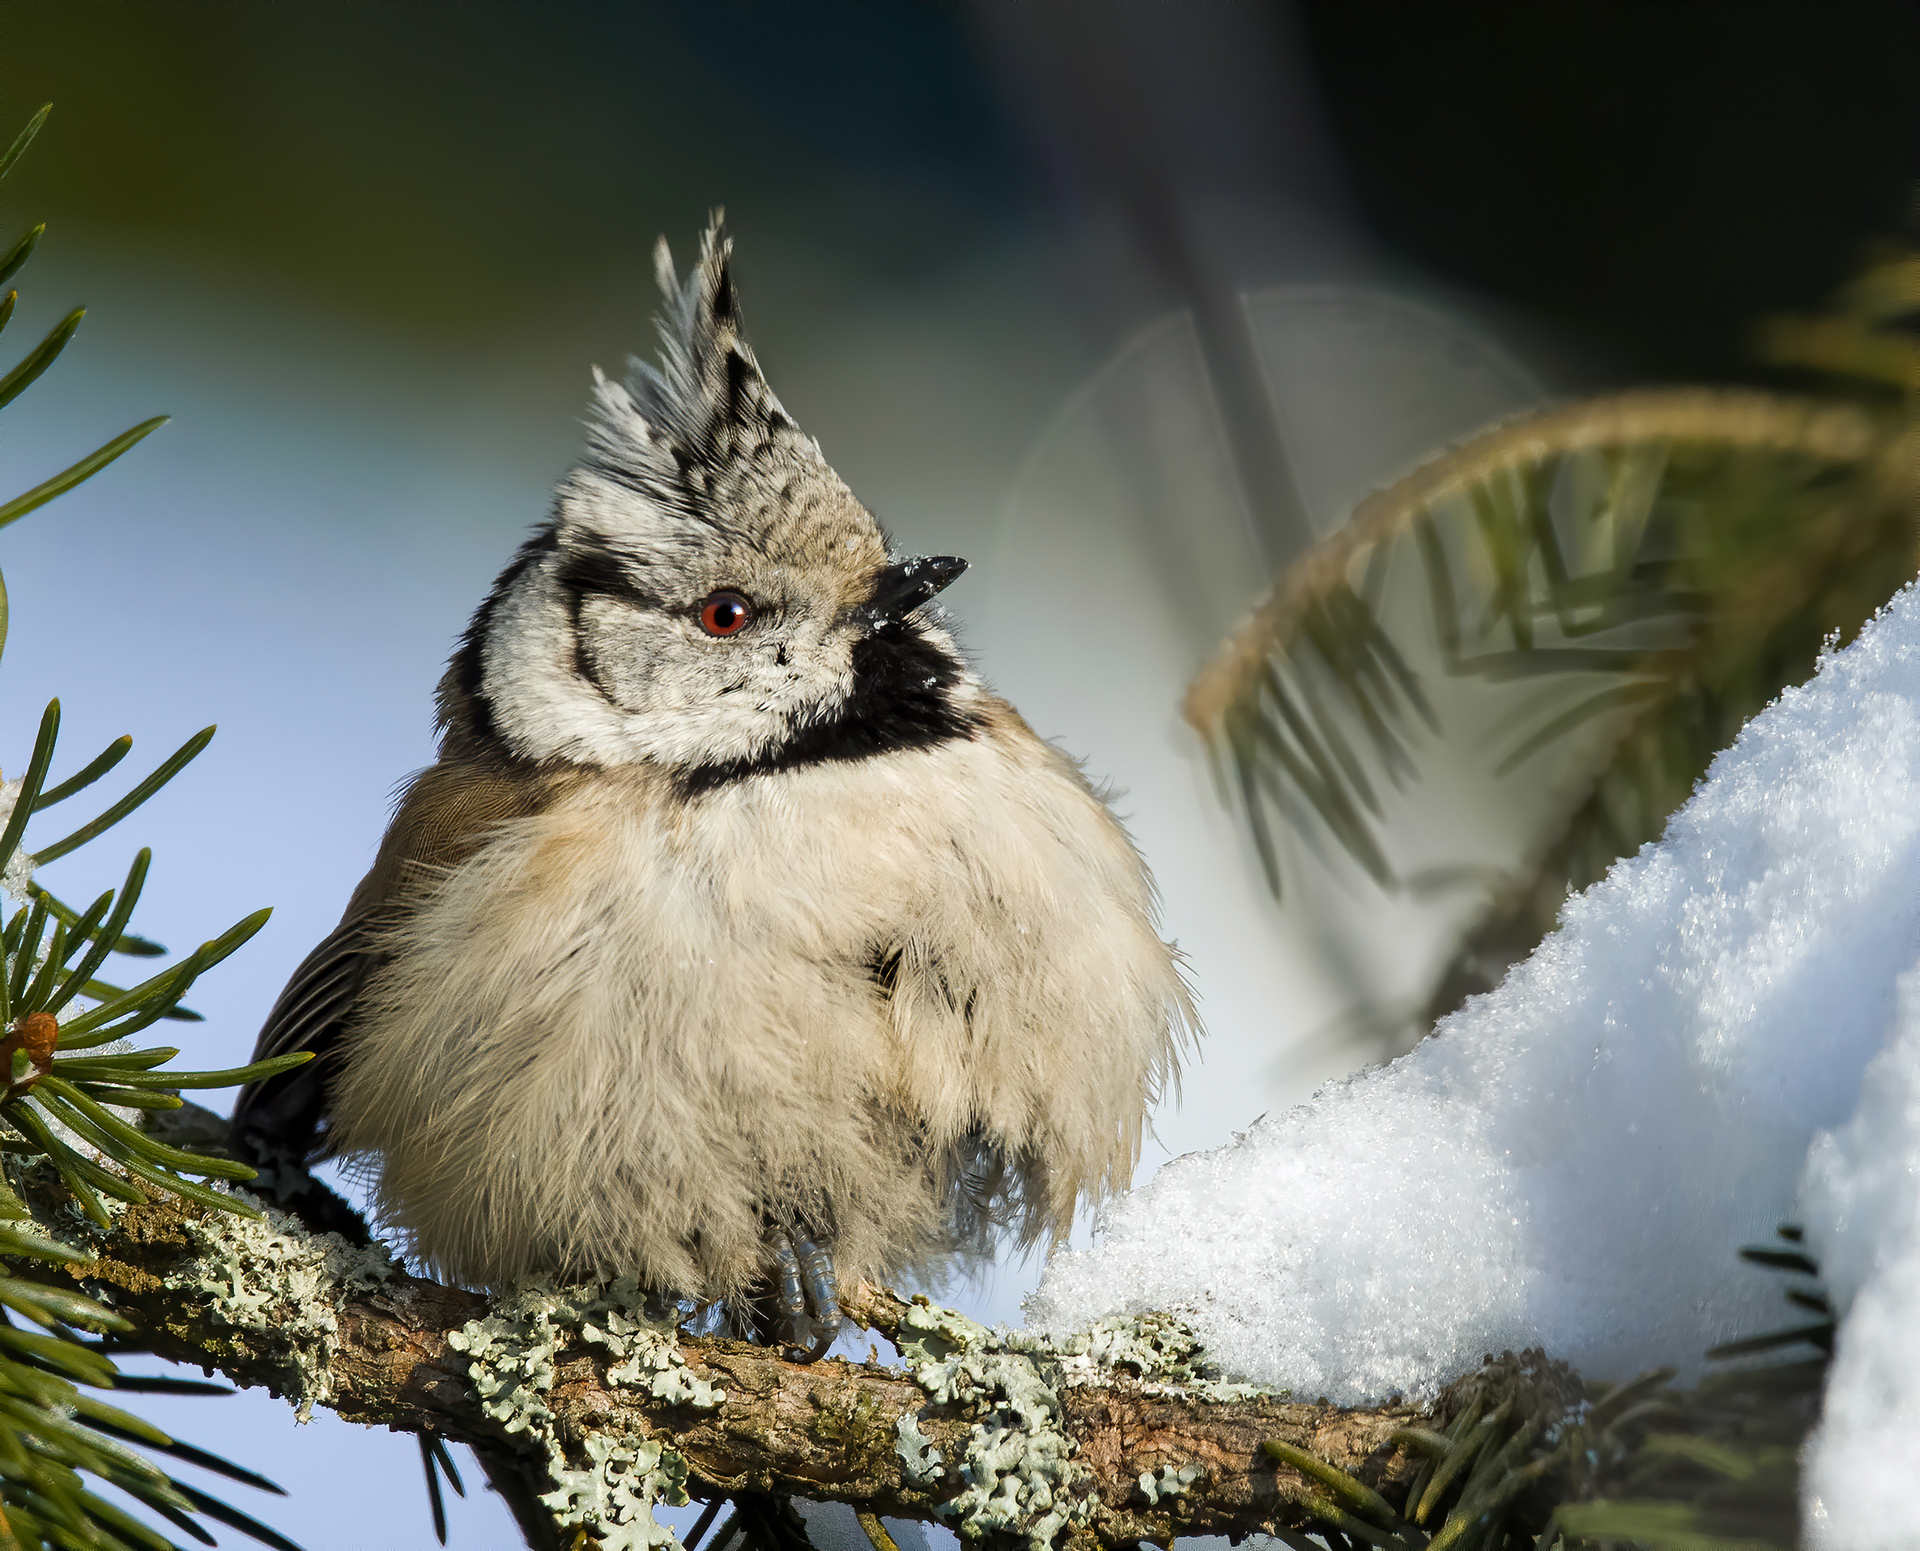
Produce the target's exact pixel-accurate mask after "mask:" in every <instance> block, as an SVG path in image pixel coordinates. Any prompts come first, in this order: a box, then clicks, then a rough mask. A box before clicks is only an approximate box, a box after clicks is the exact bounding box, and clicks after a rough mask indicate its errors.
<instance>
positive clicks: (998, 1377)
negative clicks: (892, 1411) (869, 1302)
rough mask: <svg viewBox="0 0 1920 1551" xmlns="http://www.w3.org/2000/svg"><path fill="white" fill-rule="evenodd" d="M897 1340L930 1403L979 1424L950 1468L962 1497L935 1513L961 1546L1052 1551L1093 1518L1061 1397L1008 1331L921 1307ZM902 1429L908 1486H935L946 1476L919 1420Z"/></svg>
mask: <svg viewBox="0 0 1920 1551" xmlns="http://www.w3.org/2000/svg"><path fill="white" fill-rule="evenodd" d="M896 1340H897V1342H898V1344H899V1346H900V1352H901V1355H902V1357H904V1358H905V1359H906V1364H907V1367H908V1370H909V1371H910V1372H911V1373H912V1374H913V1377H914V1380H915V1382H916V1383H918V1384H919V1386H920V1387H921V1388H922V1389H923V1390H925V1391H926V1392H927V1395H928V1398H929V1399H930V1400H932V1401H933V1402H934V1403H935V1404H938V1405H947V1406H952V1407H954V1408H955V1409H956V1410H958V1411H959V1412H961V1414H962V1415H964V1416H967V1417H968V1418H970V1420H971V1421H972V1423H973V1425H972V1427H971V1428H970V1430H969V1431H968V1434H967V1451H966V1455H965V1457H964V1458H963V1459H962V1460H960V1461H959V1462H958V1464H956V1465H955V1466H954V1467H953V1473H954V1474H956V1475H958V1477H959V1478H960V1480H961V1482H962V1490H961V1491H960V1492H959V1494H958V1495H956V1496H955V1497H953V1498H951V1499H949V1500H948V1501H947V1502H945V1503H943V1504H941V1506H940V1508H939V1510H938V1511H939V1512H940V1513H941V1514H942V1515H943V1516H946V1517H950V1518H953V1519H956V1520H957V1521H958V1522H957V1524H956V1526H955V1527H956V1528H957V1529H958V1530H959V1532H960V1534H961V1536H962V1537H963V1538H965V1539H968V1540H975V1539H980V1538H983V1537H985V1536H988V1535H995V1534H998V1535H1011V1536H1017V1537H1019V1538H1020V1539H1023V1540H1024V1541H1025V1542H1026V1544H1027V1546H1028V1547H1029V1548H1030V1551H1045V1548H1046V1547H1048V1546H1050V1545H1051V1544H1052V1543H1053V1541H1054V1539H1055V1537H1056V1536H1058V1535H1059V1533H1060V1532H1061V1531H1062V1530H1064V1529H1066V1528H1067V1527H1068V1526H1070V1525H1073V1524H1079V1523H1084V1522H1085V1521H1086V1520H1087V1519H1088V1518H1090V1517H1091V1516H1092V1514H1093V1512H1094V1510H1095V1509H1096V1508H1097V1507H1098V1506H1099V1498H1098V1497H1097V1496H1096V1495H1094V1493H1093V1492H1092V1491H1090V1490H1089V1489H1088V1488H1087V1486H1086V1483H1085V1478H1086V1476H1087V1471H1086V1470H1085V1469H1084V1467H1082V1466H1080V1465H1078V1464H1077V1463H1075V1461H1074V1459H1073V1455H1074V1452H1075V1450H1076V1449H1077V1447H1078V1445H1076V1444H1075V1443H1074V1441H1073V1439H1072V1438H1071V1437H1069V1436H1068V1435H1067V1431H1066V1426H1065V1416H1064V1413H1063V1412H1062V1410H1061V1406H1060V1397H1059V1396H1058V1395H1057V1394H1056V1393H1054V1390H1053V1388H1052V1386H1050V1385H1049V1384H1048V1383H1047V1382H1046V1380H1045V1379H1044V1378H1043V1377H1042V1376H1041V1373H1040V1369H1039V1367H1038V1366H1037V1365H1036V1364H1035V1362H1034V1361H1033V1359H1032V1358H1031V1357H1030V1356H1028V1355H1027V1354H1025V1353H1023V1352H1020V1351H1017V1350H1015V1349H1014V1348H1013V1346H1012V1345H1011V1344H1010V1342H1009V1340H1008V1339H1007V1337H1006V1335H1005V1333H1004V1332H993V1331H989V1330H987V1329H986V1327H985V1326H982V1325H976V1324H975V1323H974V1322H973V1321H972V1320H970V1319H966V1318H964V1317H963V1316H961V1315H958V1314H955V1313H953V1312H952V1311H951V1310H948V1309H942V1308H937V1307H935V1306H934V1305H932V1304H930V1303H927V1302H926V1301H925V1300H924V1299H916V1300H915V1301H914V1305H913V1307H912V1308H910V1309H909V1310H908V1311H907V1313H906V1315H905V1317H904V1318H903V1319H902V1320H901V1324H900V1331H899V1334H898V1336H897V1337H896ZM896 1431H897V1434H898V1438H899V1442H898V1444H897V1445H896V1452H897V1453H898V1454H899V1455H900V1458H901V1460H902V1461H903V1462H904V1463H905V1464H906V1467H907V1474H908V1476H909V1477H910V1478H912V1479H914V1480H915V1481H916V1482H918V1483H920V1484H931V1483H932V1482H933V1481H934V1480H935V1479H937V1478H938V1477H940V1476H941V1475H942V1474H943V1471H944V1465H943V1462H942V1460H941V1458H940V1454H939V1451H938V1450H936V1449H934V1448H933V1447H932V1444H931V1440H929V1439H928V1438H927V1436H926V1435H925V1434H924V1433H923V1432H921V1430H920V1428H919V1425H918V1422H917V1421H916V1420H915V1419H913V1418H903V1419H902V1420H901V1421H900V1422H899V1423H898V1424H897V1428H896Z"/></svg>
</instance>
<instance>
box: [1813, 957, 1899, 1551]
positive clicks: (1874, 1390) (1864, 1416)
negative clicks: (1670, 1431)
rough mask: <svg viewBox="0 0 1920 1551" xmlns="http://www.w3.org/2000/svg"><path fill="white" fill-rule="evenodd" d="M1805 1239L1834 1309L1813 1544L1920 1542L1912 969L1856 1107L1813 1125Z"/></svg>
mask: <svg viewBox="0 0 1920 1551" xmlns="http://www.w3.org/2000/svg"><path fill="white" fill-rule="evenodd" d="M1803 1195H1804V1201H1805V1205H1806V1214H1807V1229H1808V1233H1807V1240H1808V1247H1809V1248H1810V1249H1811V1251H1812V1252H1813V1254H1814V1256H1815V1257H1816V1258H1817V1259H1818V1260H1819V1262H1820V1274H1821V1278H1822V1280H1823V1281H1824V1282H1825V1283H1826V1286H1827V1293H1828V1296H1829V1297H1831V1298H1832V1299H1833V1301H1834V1305H1835V1307H1836V1308H1838V1309H1840V1310H1841V1311H1842V1312H1843V1313H1844V1315H1845V1319H1844V1323H1843V1324H1842V1325H1841V1327H1840V1339H1839V1342H1838V1345H1837V1347H1836V1349H1835V1352H1834V1362H1833V1368H1832V1370H1831V1372H1830V1373H1829V1375H1828V1379H1827V1395H1826V1405H1825V1416H1824V1419H1823V1421H1822V1423H1821V1426H1820V1430H1819V1432H1818V1433H1817V1434H1816V1435H1815V1438H1814V1442H1813V1447H1812V1450H1811V1457H1810V1459H1809V1461H1808V1468H1807V1485H1806V1494H1807V1510H1808V1511H1807V1518H1808V1527H1809V1529H1810V1530H1811V1531H1812V1532H1813V1536H1812V1538H1813V1540H1814V1543H1815V1544H1817V1545H1823V1546H1834V1547H1842V1546H1844V1547H1846V1548H1847V1551H1882V1548H1885V1551H1898V1548H1902V1547H1912V1546H1915V1545H1920V1499H1916V1498H1915V1495H1914V1491H1913V1484H1914V1483H1915V1482H1916V1481H1920V1340H1916V1339H1915V1332H1920V970H1915V971H1914V972H1912V973H1909V974H1908V975H1906V976H1905V977H1904V978H1903V979H1902V980H1901V982H1900V1012H1899V1019H1898V1024H1897V1030H1896V1033H1895V1035H1894V1037H1893V1039H1892V1040H1891V1041H1890V1042H1889V1043H1888V1046H1887V1048H1886V1049H1885V1050H1884V1051H1882V1052H1881V1053H1880V1054H1879V1055H1878V1056H1876V1057H1875V1058H1874V1060H1873V1062H1872V1064H1871V1065H1869V1066H1868V1067H1867V1071H1866V1078H1865V1081H1864V1083H1863V1084H1862V1091H1861V1096H1860V1108H1859V1111H1858V1113H1856V1114H1855V1115H1854V1117H1853V1119H1852V1120H1851V1121H1849V1122H1848V1123H1847V1124H1846V1125H1845V1126H1844V1127H1842V1128H1841V1129H1840V1130H1839V1131H1837V1132H1832V1133H1829V1134H1826V1135H1823V1136H1821V1137H1820V1138H1818V1139H1817V1140H1816V1141H1815V1142H1814V1144H1813V1150H1812V1152H1811V1153H1809V1155H1808V1157H1807V1174H1806V1181H1805V1185H1804V1191H1803Z"/></svg>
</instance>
